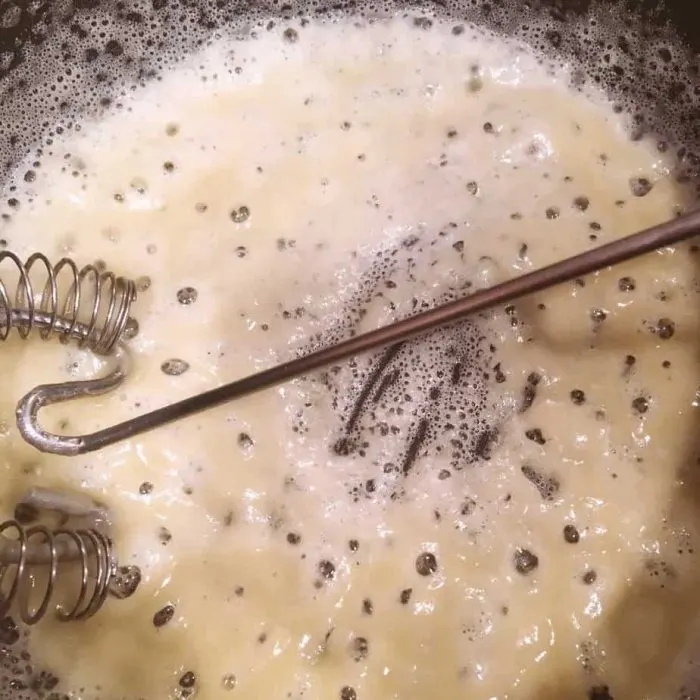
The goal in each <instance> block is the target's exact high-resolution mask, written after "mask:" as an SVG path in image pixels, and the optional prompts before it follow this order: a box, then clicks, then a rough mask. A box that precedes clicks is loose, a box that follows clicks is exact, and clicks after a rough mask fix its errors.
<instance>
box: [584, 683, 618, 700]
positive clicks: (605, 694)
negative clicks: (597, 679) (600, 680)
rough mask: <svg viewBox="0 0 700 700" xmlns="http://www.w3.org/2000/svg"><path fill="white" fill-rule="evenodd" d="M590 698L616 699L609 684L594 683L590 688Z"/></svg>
mask: <svg viewBox="0 0 700 700" xmlns="http://www.w3.org/2000/svg"><path fill="white" fill-rule="evenodd" d="M588 700H614V698H613V696H612V695H611V694H610V688H608V686H607V685H594V686H592V687H591V688H589V690H588Z"/></svg>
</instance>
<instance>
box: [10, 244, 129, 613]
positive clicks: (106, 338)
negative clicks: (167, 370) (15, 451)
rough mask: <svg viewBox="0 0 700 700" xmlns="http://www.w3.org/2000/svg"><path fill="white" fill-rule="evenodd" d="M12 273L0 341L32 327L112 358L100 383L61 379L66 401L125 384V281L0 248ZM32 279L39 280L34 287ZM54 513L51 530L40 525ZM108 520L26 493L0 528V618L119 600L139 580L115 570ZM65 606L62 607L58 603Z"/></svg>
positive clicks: (73, 501) (46, 495)
mask: <svg viewBox="0 0 700 700" xmlns="http://www.w3.org/2000/svg"><path fill="white" fill-rule="evenodd" d="M8 266H9V268H10V270H11V271H14V273H15V275H14V276H15V278H16V282H15V290H14V294H10V291H9V290H8V283H7V282H6V281H5V280H3V278H2V277H0V340H7V339H8V337H10V334H11V331H12V330H13V329H14V330H16V331H17V335H18V336H19V337H20V338H22V339H27V338H28V337H29V336H30V335H31V334H32V331H34V330H37V332H38V335H39V337H40V338H42V339H43V340H49V339H50V338H52V337H57V338H59V339H60V340H62V341H63V342H71V341H72V342H75V343H76V344H77V345H78V347H81V348H85V349H87V350H90V351H92V352H94V353H95V354H97V355H103V356H106V355H109V354H112V355H113V356H114V360H115V365H114V368H113V369H112V370H111V371H110V372H109V373H108V374H107V376H105V377H99V378H97V379H93V380H88V381H84V382H69V383H67V384H66V385H64V386H63V389H64V390H66V387H70V388H69V391H71V392H72V393H71V395H72V396H81V395H83V396H85V395H91V394H93V393H95V392H97V393H103V392H104V391H108V390H110V389H115V388H117V387H118V386H119V385H120V384H121V383H122V382H123V381H124V379H125V377H126V372H127V360H128V353H127V350H126V347H125V345H124V344H123V342H122V340H123V338H124V336H125V332H126V331H128V329H129V327H130V324H132V325H133V321H132V319H131V318H130V316H129V310H130V308H131V305H132V303H133V302H134V301H135V299H136V285H135V283H134V282H133V281H130V280H127V279H124V278H123V277H117V276H115V275H114V274H113V273H112V272H108V271H106V270H105V269H104V267H103V265H101V264H97V265H88V266H86V267H83V268H78V266H77V265H76V264H75V263H74V262H73V261H72V260H70V259H68V258H63V259H62V260H60V261H59V262H58V263H57V264H56V265H51V263H50V262H49V260H48V259H47V258H46V256H44V255H43V254H41V253H35V254H33V255H31V256H30V257H29V258H28V259H27V261H26V262H24V263H23V262H22V261H21V260H20V259H19V257H17V255H15V254H14V253H12V252H10V251H2V252H0V269H6V268H7V267H8ZM37 273H38V274H39V275H40V276H41V277H43V281H42V282H41V283H40V284H36V283H35V281H33V279H32V278H33V277H34V278H36V275H37ZM48 512H53V513H54V514H58V515H59V516H60V518H59V520H60V521H59V523H58V524H57V526H55V527H49V526H47V525H46V524H43V523H42V522H41V520H42V516H43V515H46V514H47V513H48ZM108 528H109V518H108V516H107V512H106V510H105V509H104V508H102V507H100V506H98V505H96V504H94V503H93V502H92V501H91V500H90V499H86V498H81V497H80V496H77V495H71V496H68V495H65V494H60V493H57V492H53V491H49V490H46V489H33V490H32V491H30V492H29V493H28V494H27V495H26V496H25V497H24V498H23V499H22V500H21V501H20V502H19V504H18V506H17V508H16V509H15V517H14V519H12V520H7V521H6V522H3V523H0V619H2V618H4V617H5V616H6V615H8V614H9V613H10V612H11V611H12V610H15V609H16V610H17V612H18V613H19V616H20V618H21V619H22V621H23V622H24V623H25V624H27V625H33V624H35V623H37V622H38V621H39V620H41V619H42V618H43V617H44V616H45V615H46V613H47V612H48V610H49V607H50V605H51V603H52V601H54V600H55V599H56V597H57V596H60V598H61V600H62V601H63V602H62V604H60V605H59V606H58V609H57V615H58V619H59V620H62V621H68V620H83V619H86V618H89V617H91V616H92V615H94V614H95V613H96V612H97V611H98V610H99V609H100V608H101V607H102V605H103V604H104V602H105V600H106V598H107V596H108V595H109V594H110V593H111V594H112V595H114V596H116V597H120V598H124V597H127V595H130V594H131V593H133V592H134V590H135V589H136V586H138V583H139V581H140V572H139V571H138V568H137V567H122V568H119V567H118V566H117V561H116V557H115V554H114V550H113V545H112V542H111V540H110V539H109V537H108V534H107V530H108ZM66 601H69V602H68V603H66Z"/></svg>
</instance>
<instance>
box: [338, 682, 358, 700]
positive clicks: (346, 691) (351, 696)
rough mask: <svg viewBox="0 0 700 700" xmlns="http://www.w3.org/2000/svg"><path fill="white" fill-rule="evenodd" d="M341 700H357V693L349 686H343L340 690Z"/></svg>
mask: <svg viewBox="0 0 700 700" xmlns="http://www.w3.org/2000/svg"><path fill="white" fill-rule="evenodd" d="M340 700H357V693H356V692H355V689H354V688H351V687H350V686H349V685H346V686H343V687H342V688H341V689H340Z"/></svg>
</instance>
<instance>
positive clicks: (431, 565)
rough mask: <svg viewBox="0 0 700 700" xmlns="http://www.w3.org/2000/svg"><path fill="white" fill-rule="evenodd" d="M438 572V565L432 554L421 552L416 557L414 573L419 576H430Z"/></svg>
mask: <svg viewBox="0 0 700 700" xmlns="http://www.w3.org/2000/svg"><path fill="white" fill-rule="evenodd" d="M437 570H438V563H437V559H436V558H435V555H434V554H433V553H432V552H421V553H420V554H419V555H418V556H417V557H416V571H417V572H418V573H419V574H420V575H421V576H430V574H434V573H435V572H436V571H437Z"/></svg>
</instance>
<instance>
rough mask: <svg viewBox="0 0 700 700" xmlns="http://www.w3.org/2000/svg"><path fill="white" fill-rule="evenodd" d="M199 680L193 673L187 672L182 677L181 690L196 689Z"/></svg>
mask: <svg viewBox="0 0 700 700" xmlns="http://www.w3.org/2000/svg"><path fill="white" fill-rule="evenodd" d="M196 682H197V679H196V677H195V675H194V673H192V671H187V672H185V673H183V674H182V676H180V687H181V688H194V686H195V683H196Z"/></svg>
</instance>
